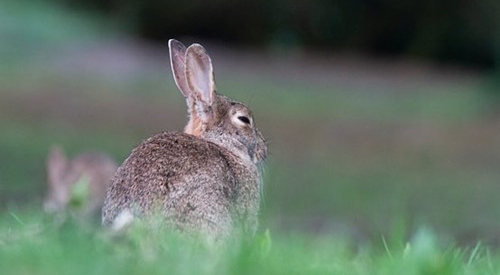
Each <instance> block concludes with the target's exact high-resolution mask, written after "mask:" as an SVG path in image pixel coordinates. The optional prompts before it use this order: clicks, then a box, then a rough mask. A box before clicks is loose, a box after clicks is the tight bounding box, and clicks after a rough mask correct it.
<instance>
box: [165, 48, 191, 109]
mask: <svg viewBox="0 0 500 275" xmlns="http://www.w3.org/2000/svg"><path fill="white" fill-rule="evenodd" d="M168 48H169V51H170V66H172V73H173V74H174V81H175V85H177V88H179V90H180V91H181V93H182V95H183V96H184V97H185V98H188V99H189V97H190V95H191V90H190V89H189V86H188V84H187V81H186V46H184V44H182V43H181V42H179V41H177V40H175V39H170V40H169V41H168Z"/></svg>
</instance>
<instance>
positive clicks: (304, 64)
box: [0, 0, 500, 245]
mask: <svg viewBox="0 0 500 275" xmlns="http://www.w3.org/2000/svg"><path fill="white" fill-rule="evenodd" d="M498 15H500V14H499V13H498V4H497V1H493V0H482V1H443V0H441V1H431V0H425V1H388V0H379V1H376V0H356V1H326V0H313V1H306V0H298V1H284V0H271V1H248V0H245V1H239V2H238V3H237V4H236V3H235V2H231V1H222V0H221V1H211V2H209V1H199V0H196V1H175V2H174V1H155V0H146V1H139V2H138V1H130V0H127V1H113V0H106V1H97V0H93V1H82V0H69V1H62V0H60V1H57V0H52V1H50V0H46V1H42V0H34V1H26V0H18V1H15V0H3V1H1V2H0V211H1V212H2V213H7V212H8V211H17V210H25V209H41V204H42V198H43V195H44V192H45V189H46V172H45V161H46V155H47V153H48V150H49V148H50V146H51V145H52V144H61V145H62V146H63V147H64V149H65V150H66V151H68V153H69V154H70V155H75V154H77V153H79V152H83V151H86V150H100V151H103V152H107V153H109V154H111V155H112V156H113V157H114V158H115V159H116V160H117V161H118V162H120V163H121V162H122V161H123V160H124V159H125V158H126V157H127V156H128V154H129V152H130V150H131V149H132V148H133V147H134V146H135V145H136V144H137V143H138V142H140V141H141V140H142V139H144V138H146V137H148V136H150V135H152V134H154V133H157V132H160V131H163V130H181V129H182V128H183V126H184V124H185V123H186V108H185V105H184V100H183V98H182V96H181V94H180V93H179V92H178V91H177V89H176V87H175V85H174V83H173V78H172V76H171V71H170V66H169V57H168V49H167V40H168V39H169V38H173V37H175V38H177V39H179V40H181V41H182V42H184V43H185V44H189V43H191V42H195V41H196V42H199V43H202V44H203V45H204V46H205V47H206V48H207V50H208V52H209V53H210V55H211V57H212V60H213V62H214V68H215V73H216V76H217V85H218V90H219V91H220V92H221V93H223V94H226V95H228V96H230V97H232V98H235V99H238V100H240V101H242V102H245V103H247V104H248V105H249V106H250V107H251V108H252V110H253V111H254V114H255V116H256V121H257V123H258V125H259V127H260V129H261V131H262V132H263V133H264V135H265V136H266V137H267V138H268V140H269V151H270V156H269V161H268V165H267V168H266V173H265V192H264V199H263V203H262V214H261V229H266V228H270V229H272V230H273V232H294V231H298V232H304V233H307V234H339V235H346V236H349V237H352V238H353V239H355V240H356V241H360V242H364V241H370V240H374V239H379V238H380V236H381V235H398V236H399V237H404V236H407V235H409V234H411V233H412V232H413V231H414V230H415V229H416V228H417V227H419V226H422V225H427V226H430V227H432V228H435V230H437V232H439V234H441V235H442V236H445V237H447V238H450V239H457V240H458V241H459V242H463V243H470V242H475V241H477V240H483V241H484V242H486V243H488V244H492V245H495V244H499V243H500V199H499V197H500V169H499V168H500V111H499V110H500V104H499V103H500V98H499V96H500V92H499V88H500V85H499V83H500V82H499V81H498V80H500V77H499V72H500V71H499V63H498V62H499V61H500V46H499V45H500V44H499V43H500V31H499V30H500V28H499V26H500V19H499V18H500V16H498Z"/></svg>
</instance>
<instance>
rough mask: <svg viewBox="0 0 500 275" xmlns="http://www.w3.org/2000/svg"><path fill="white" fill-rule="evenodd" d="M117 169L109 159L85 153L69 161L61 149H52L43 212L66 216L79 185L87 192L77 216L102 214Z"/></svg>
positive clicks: (77, 209) (48, 161)
mask: <svg viewBox="0 0 500 275" xmlns="http://www.w3.org/2000/svg"><path fill="white" fill-rule="evenodd" d="M117 168H118V165H117V164H116V162H115V161H114V160H113V159H111V158H110V157H109V156H107V155H105V154H101V153H83V154H80V155H78V156H76V157H75V158H73V159H71V160H68V159H67V158H66V157H65V155H64V152H63V151H62V149H61V148H60V147H53V148H52V149H51V151H50V153H49V157H48V159H47V176H48V192H47V195H46V197H45V199H44V210H45V211H46V212H49V213H63V212H65V211H66V210H69V209H68V208H69V204H70V202H71V200H72V199H74V198H72V196H74V191H75V190H74V189H75V187H76V186H77V185H78V184H85V185H86V186H84V187H85V188H86V190H84V191H88V192H84V193H87V195H88V196H87V197H86V198H82V199H83V200H84V201H82V202H81V204H82V205H81V206H80V207H75V209H72V210H76V212H78V213H79V214H82V215H84V216H92V215H96V214H98V213H99V212H100V210H101V208H102V204H103V202H104V198H105V196H106V190H107V187H108V185H109V182H110V180H111V178H112V177H113V175H114V173H115V172H116V169H117Z"/></svg>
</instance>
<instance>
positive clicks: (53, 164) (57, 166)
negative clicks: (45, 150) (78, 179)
mask: <svg viewBox="0 0 500 275" xmlns="http://www.w3.org/2000/svg"><path fill="white" fill-rule="evenodd" d="M67 165H68V161H67V160H66V157H65V156H64V152H63V150H62V149H61V147H59V146H53V147H52V148H51V149H50V153H49V157H48V159H47V173H48V177H49V183H50V184H51V185H52V186H53V187H57V186H59V185H61V184H62V178H63V176H64V173H65V171H66V167H67Z"/></svg>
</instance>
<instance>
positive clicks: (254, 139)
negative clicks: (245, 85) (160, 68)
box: [169, 39, 267, 164]
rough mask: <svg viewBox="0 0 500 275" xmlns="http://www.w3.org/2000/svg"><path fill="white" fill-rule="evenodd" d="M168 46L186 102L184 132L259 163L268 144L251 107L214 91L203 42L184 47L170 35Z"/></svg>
mask: <svg viewBox="0 0 500 275" xmlns="http://www.w3.org/2000/svg"><path fill="white" fill-rule="evenodd" d="M169 48H170V62H171V66H172V72H173V75H174V80H175V83H176V85H177V87H178V88H179V90H180V91H181V93H182V95H183V96H184V97H185V98H186V102H187V105H188V113H189V122H188V124H187V125H186V127H185V129H184V132H185V133H187V134H191V135H194V136H197V137H200V138H203V139H206V140H209V141H211V142H214V143H216V144H217V145H219V146H222V147H224V148H226V149H228V150H230V151H232V152H234V153H236V154H238V155H239V156H241V157H243V158H244V159H248V158H249V159H250V160H251V161H252V162H254V163H256V164H260V163H262V162H263V161H264V160H265V158H266V155H267V147H266V143H265V140H264V138H263V136H262V134H261V133H260V131H259V130H258V129H257V127H256V125H255V121H254V118H253V116H252V111H251V110H250V109H249V108H248V107H247V106H246V105H245V104H243V103H241V102H237V101H234V100H232V99H230V98H229V97H227V96H224V95H220V94H218V93H217V92H216V86H215V79H214V73H213V68H212V61H211V59H210V57H209V56H208V54H207V53H206V51H205V49H204V48H203V46H201V45H199V44H192V45H191V46H189V47H188V48H187V49H186V47H185V46H184V45H183V44H182V43H181V42H179V41H177V40H174V39H171V40H170V41H169Z"/></svg>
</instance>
